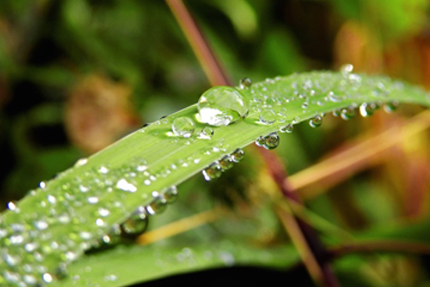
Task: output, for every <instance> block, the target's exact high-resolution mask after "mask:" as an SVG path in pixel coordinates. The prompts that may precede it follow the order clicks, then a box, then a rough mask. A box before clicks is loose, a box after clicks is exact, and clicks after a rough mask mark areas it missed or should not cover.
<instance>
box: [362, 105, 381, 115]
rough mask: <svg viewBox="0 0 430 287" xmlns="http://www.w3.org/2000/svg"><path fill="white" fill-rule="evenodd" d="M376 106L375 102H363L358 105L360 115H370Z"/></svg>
mask: <svg viewBox="0 0 430 287" xmlns="http://www.w3.org/2000/svg"><path fill="white" fill-rule="evenodd" d="M377 108H378V107H377V105H376V104H375V103H363V104H361V105H360V115H361V116H363V117H370V116H371V115H373V113H374V112H375V110H376V109H377Z"/></svg>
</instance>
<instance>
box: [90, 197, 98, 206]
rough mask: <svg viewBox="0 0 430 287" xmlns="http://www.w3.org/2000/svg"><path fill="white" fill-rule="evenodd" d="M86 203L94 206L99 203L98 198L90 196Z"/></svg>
mask: <svg viewBox="0 0 430 287" xmlns="http://www.w3.org/2000/svg"><path fill="white" fill-rule="evenodd" d="M87 202H88V203H89V204H96V203H98V202H99V198H98V197H97V196H90V197H88V198H87Z"/></svg>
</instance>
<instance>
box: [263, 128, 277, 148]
mask: <svg viewBox="0 0 430 287" xmlns="http://www.w3.org/2000/svg"><path fill="white" fill-rule="evenodd" d="M279 141H280V139H279V136H278V134H277V133H276V132H275V133H271V134H269V135H267V136H266V137H265V138H264V145H263V147H264V148H266V149H274V148H276V147H277V146H278V145H279Z"/></svg>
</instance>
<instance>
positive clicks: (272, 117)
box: [260, 108, 276, 125]
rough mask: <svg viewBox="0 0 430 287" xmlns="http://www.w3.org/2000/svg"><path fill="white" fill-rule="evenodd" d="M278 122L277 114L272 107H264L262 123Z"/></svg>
mask: <svg viewBox="0 0 430 287" xmlns="http://www.w3.org/2000/svg"><path fill="white" fill-rule="evenodd" d="M274 122H276V114H275V112H274V111H273V110H271V109H267V108H266V109H263V110H262V111H261V112H260V123H262V124H265V125H271V124H273V123H274Z"/></svg>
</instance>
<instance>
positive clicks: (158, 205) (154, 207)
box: [145, 191, 167, 215]
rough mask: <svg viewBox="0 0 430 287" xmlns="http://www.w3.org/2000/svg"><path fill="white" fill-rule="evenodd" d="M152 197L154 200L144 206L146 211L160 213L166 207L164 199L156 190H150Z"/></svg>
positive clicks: (152, 213) (150, 213)
mask: <svg viewBox="0 0 430 287" xmlns="http://www.w3.org/2000/svg"><path fill="white" fill-rule="evenodd" d="M152 197H153V198H154V201H153V202H151V203H150V204H149V205H147V206H146V207H145V209H146V212H147V213H148V214H149V215H156V214H159V213H162V212H163V211H164V210H165V209H166V203H167V201H166V199H165V198H164V197H163V196H162V195H161V194H159V193H158V192H156V191H154V192H152Z"/></svg>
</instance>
